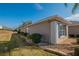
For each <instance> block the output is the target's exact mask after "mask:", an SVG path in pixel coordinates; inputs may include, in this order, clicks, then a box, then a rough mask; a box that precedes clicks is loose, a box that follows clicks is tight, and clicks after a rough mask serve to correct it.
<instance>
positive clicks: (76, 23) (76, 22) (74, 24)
mask: <svg viewBox="0 0 79 59" xmlns="http://www.w3.org/2000/svg"><path fill="white" fill-rule="evenodd" d="M70 22H72V24H70V26H76V25H79V21H70Z"/></svg>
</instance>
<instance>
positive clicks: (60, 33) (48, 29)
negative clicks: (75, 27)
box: [26, 16, 70, 44]
mask: <svg viewBox="0 0 79 59" xmlns="http://www.w3.org/2000/svg"><path fill="white" fill-rule="evenodd" d="M69 24H70V22H68V21H66V20H64V19H63V18H62V17H59V16H52V17H48V18H45V19H43V20H42V21H40V22H38V23H35V24H31V25H29V26H28V27H27V28H26V29H27V30H26V32H27V33H30V34H33V33H39V34H41V35H43V38H42V39H41V40H42V42H46V43H51V44H59V43H61V41H63V40H64V38H67V37H68V25H69Z"/></svg>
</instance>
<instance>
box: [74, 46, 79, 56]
mask: <svg viewBox="0 0 79 59" xmlns="http://www.w3.org/2000/svg"><path fill="white" fill-rule="evenodd" d="M74 55H75V56H79V46H77V47H75V48H74Z"/></svg>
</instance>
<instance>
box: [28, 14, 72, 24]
mask: <svg viewBox="0 0 79 59" xmlns="http://www.w3.org/2000/svg"><path fill="white" fill-rule="evenodd" d="M52 21H58V22H62V23H64V24H68V25H69V24H71V22H69V21H67V20H65V19H64V18H62V17H60V16H57V15H55V16H50V17H47V18H44V19H42V20H41V21H39V22H37V23H33V24H30V25H29V26H32V25H37V24H39V23H43V22H52Z"/></svg>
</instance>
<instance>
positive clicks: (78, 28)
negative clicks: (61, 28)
mask: <svg viewBox="0 0 79 59" xmlns="http://www.w3.org/2000/svg"><path fill="white" fill-rule="evenodd" d="M71 22H72V24H71V25H69V36H71V37H79V21H71Z"/></svg>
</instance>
